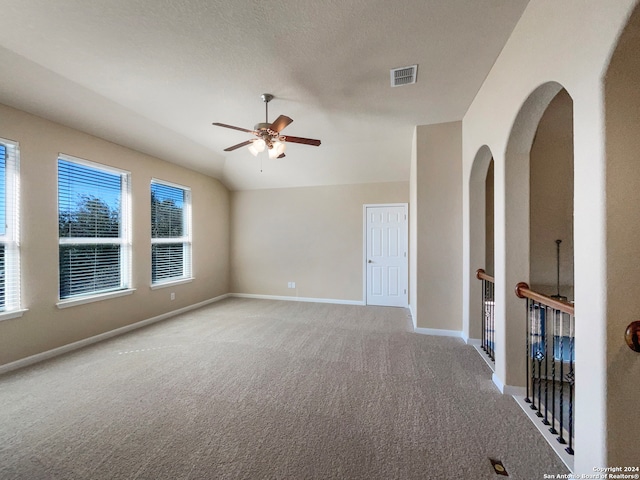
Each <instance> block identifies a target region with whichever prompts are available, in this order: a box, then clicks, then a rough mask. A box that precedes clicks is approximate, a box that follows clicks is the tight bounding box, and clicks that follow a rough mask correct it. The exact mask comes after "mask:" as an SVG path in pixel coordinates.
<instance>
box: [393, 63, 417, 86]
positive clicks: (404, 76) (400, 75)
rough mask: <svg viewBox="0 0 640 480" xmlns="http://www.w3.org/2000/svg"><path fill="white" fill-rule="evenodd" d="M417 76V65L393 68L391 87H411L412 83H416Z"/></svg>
mask: <svg viewBox="0 0 640 480" xmlns="http://www.w3.org/2000/svg"><path fill="white" fill-rule="evenodd" d="M417 76H418V65H410V66H408V67H400V68H393V69H391V86H392V87H401V86H402V85H411V84H412V83H416V77H417Z"/></svg>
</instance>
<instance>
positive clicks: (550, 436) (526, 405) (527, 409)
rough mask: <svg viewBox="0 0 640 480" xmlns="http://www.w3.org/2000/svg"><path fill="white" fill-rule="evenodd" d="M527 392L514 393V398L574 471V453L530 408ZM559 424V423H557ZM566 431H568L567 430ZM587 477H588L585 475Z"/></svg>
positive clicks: (554, 449)
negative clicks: (568, 451) (567, 449)
mask: <svg viewBox="0 0 640 480" xmlns="http://www.w3.org/2000/svg"><path fill="white" fill-rule="evenodd" d="M524 398H525V394H523V395H513V399H514V400H515V401H516V403H517V404H518V405H520V408H522V410H523V411H524V413H525V414H526V415H527V417H529V419H530V420H531V421H532V422H533V424H534V425H535V426H536V428H537V429H538V431H539V432H540V433H541V434H542V436H543V437H544V439H545V440H546V441H547V443H548V444H549V445H550V446H551V448H552V449H553V451H554V452H556V455H558V457H560V460H562V462H563V463H564V464H565V465H566V466H567V468H568V469H569V470H570V471H571V472H573V455H569V454H568V453H567V452H566V450H565V447H566V445H563V444H561V443H558V441H557V439H556V436H555V435H553V434H552V433H551V432H549V427H548V426H547V425H545V424H544V423H542V421H541V420H540V418H539V417H537V416H536V414H535V411H534V410H532V409H531V408H530V405H531V404H530V403H527V402H525V401H524ZM556 426H557V424H556ZM565 433H566V431H565ZM585 478H586V477H585Z"/></svg>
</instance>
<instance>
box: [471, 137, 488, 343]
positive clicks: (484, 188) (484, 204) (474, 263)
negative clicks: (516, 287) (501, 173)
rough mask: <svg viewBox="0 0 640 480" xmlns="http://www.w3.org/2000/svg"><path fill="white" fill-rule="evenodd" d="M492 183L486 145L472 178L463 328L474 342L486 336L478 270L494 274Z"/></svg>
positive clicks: (476, 162)
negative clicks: (467, 286) (483, 329)
mask: <svg viewBox="0 0 640 480" xmlns="http://www.w3.org/2000/svg"><path fill="white" fill-rule="evenodd" d="M493 185H494V180H493V154H492V153H491V150H490V149H489V147H488V146H486V145H484V146H482V147H481V148H480V149H479V150H478V152H477V153H476V157H475V159H474V162H473V167H472V169H471V175H470V177H469V235H470V238H469V260H470V262H469V268H470V270H469V300H468V305H467V308H468V312H469V313H468V315H465V322H466V323H467V324H466V325H464V331H465V332H468V333H466V335H468V338H469V339H470V343H475V344H479V339H480V338H481V337H482V335H483V333H482V323H481V319H482V315H483V312H482V303H481V301H480V299H481V298H482V297H481V293H482V284H481V282H479V281H478V279H477V278H476V270H477V269H479V268H482V269H484V270H486V271H487V272H489V271H490V272H491V274H493ZM489 250H490V253H489ZM488 261H490V262H491V266H490V267H488V266H487V262H488Z"/></svg>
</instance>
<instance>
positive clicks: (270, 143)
mask: <svg viewBox="0 0 640 480" xmlns="http://www.w3.org/2000/svg"><path fill="white" fill-rule="evenodd" d="M261 98H262V101H263V102H264V104H265V121H264V123H257V124H256V125H255V126H254V127H253V130H248V129H246V128H241V127H234V126H233V125H227V124H225V123H217V122H216V123H213V125H215V126H217V127H224V128H231V129H233V130H240V131H241V132H247V133H252V134H254V135H255V136H256V137H258V138H255V139H252V140H247V141H245V142H242V143H238V144H237V145H233V146H231V147H228V148H225V149H224V151H225V152H231V151H233V150H236V149H238V148H240V147H244V146H246V145H248V146H249V148H248V150H249V152H251V154H252V155H253V156H254V157H256V156H258V153H260V152H264V150H265V149H267V150H268V152H269V158H283V157H284V156H285V155H284V152H285V150H286V149H287V142H290V143H301V144H303V145H313V146H315V147H317V146H319V145H320V143H321V142H320V140H314V139H312V138H302V137H292V136H285V135H281V134H280V132H281V131H282V130H283V129H284V128H285V127H286V126H288V125H289V124H290V123H291V122H293V120H292V119H291V118H289V117H287V116H286V115H280V116H279V117H278V118H276V120H275V122H273V123H269V102H270V101H271V100H273V98H274V97H273V95H271V94H270V93H263V94H262V96H261Z"/></svg>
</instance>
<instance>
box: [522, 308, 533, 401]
mask: <svg viewBox="0 0 640 480" xmlns="http://www.w3.org/2000/svg"><path fill="white" fill-rule="evenodd" d="M530 311H531V305H530V302H529V299H527V301H526V305H525V318H526V322H527V324H526V329H527V331H526V335H527V337H526V338H527V357H526V359H527V361H526V368H527V396H526V397H525V399H524V401H525V402H527V403H531V399H530V398H529V384H530V383H531V382H532V379H531V377H530V376H529V364H530V363H531V346H530V345H531V331H532V328H531V315H530V313H529V312H530ZM532 375H533V373H532Z"/></svg>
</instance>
